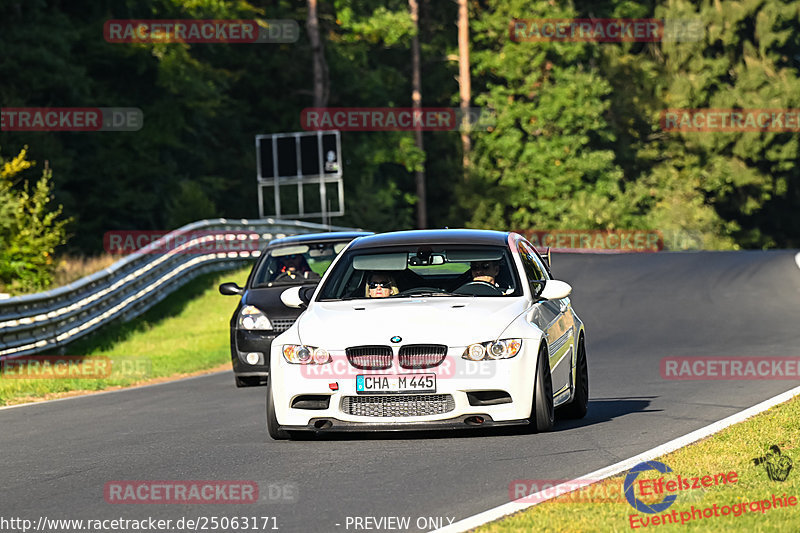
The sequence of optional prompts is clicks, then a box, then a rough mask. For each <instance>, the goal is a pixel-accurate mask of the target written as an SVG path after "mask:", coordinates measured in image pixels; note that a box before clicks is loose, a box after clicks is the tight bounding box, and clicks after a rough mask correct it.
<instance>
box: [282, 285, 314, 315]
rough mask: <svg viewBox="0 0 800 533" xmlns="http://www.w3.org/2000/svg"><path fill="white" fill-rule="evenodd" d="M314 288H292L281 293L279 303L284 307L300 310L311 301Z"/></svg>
mask: <svg viewBox="0 0 800 533" xmlns="http://www.w3.org/2000/svg"><path fill="white" fill-rule="evenodd" d="M314 288H315V287H302V286H301V287H292V288H291V289H286V290H285V291H283V292H282V293H281V302H283V305H285V306H286V307H294V308H299V309H302V308H304V307H306V306H307V305H308V303H309V302H310V301H311V295H312V294H313V293H314Z"/></svg>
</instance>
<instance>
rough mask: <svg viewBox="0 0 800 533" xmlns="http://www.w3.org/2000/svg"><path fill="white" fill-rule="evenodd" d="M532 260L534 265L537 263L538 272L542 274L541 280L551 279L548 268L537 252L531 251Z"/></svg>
mask: <svg viewBox="0 0 800 533" xmlns="http://www.w3.org/2000/svg"><path fill="white" fill-rule="evenodd" d="M531 259H532V260H533V262H534V263H536V266H537V268H538V271H539V272H541V273H542V277H541V278H539V279H550V274H549V273H548V271H547V267H546V266H545V265H544V263H543V262H542V259H541V258H540V257H539V254H537V253H536V250H533V249H531Z"/></svg>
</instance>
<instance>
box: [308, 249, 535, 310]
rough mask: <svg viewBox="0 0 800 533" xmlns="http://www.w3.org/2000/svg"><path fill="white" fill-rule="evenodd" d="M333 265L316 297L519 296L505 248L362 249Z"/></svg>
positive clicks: (323, 298)
mask: <svg viewBox="0 0 800 533" xmlns="http://www.w3.org/2000/svg"><path fill="white" fill-rule="evenodd" d="M334 268H335V269H334V271H332V272H331V274H330V276H329V278H328V279H327V280H326V282H325V285H324V286H323V287H322V290H321V291H320V295H319V297H318V300H320V301H336V300H351V299H357V298H402V297H417V296H425V297H434V296H519V295H521V294H522V290H521V288H520V284H519V278H518V277H517V275H516V271H515V269H514V268H513V262H512V261H511V257H510V255H509V253H508V251H507V250H506V249H505V248H499V247H492V246H465V245H451V246H448V245H440V246H425V247H420V246H416V245H414V246H408V247H404V248H399V247H394V248H391V249H387V248H380V249H371V250H369V249H361V250H355V251H351V252H347V253H346V255H345V256H343V257H342V259H341V261H339V262H338V263H337V264H336V267H334Z"/></svg>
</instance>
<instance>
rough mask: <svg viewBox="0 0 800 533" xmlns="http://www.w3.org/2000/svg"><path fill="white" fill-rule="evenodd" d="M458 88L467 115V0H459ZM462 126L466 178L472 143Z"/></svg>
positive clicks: (460, 102) (469, 90)
mask: <svg viewBox="0 0 800 533" xmlns="http://www.w3.org/2000/svg"><path fill="white" fill-rule="evenodd" d="M458 90H459V105H460V107H461V114H462V116H464V117H466V116H468V113H469V101H470V99H471V98H472V94H471V93H472V88H471V84H470V74H469V8H468V6H467V0H458ZM468 124H469V123H467V125H468ZM461 128H462V129H461V150H462V155H461V164H462V166H463V168H464V177H465V178H466V177H467V172H468V169H469V152H470V149H471V146H472V143H471V141H470V138H469V130H468V129H466V128H464V124H463V123H462V125H461Z"/></svg>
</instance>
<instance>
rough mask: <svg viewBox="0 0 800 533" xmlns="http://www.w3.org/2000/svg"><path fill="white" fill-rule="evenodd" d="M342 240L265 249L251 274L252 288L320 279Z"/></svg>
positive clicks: (344, 244) (341, 247)
mask: <svg viewBox="0 0 800 533" xmlns="http://www.w3.org/2000/svg"><path fill="white" fill-rule="evenodd" d="M348 242H349V241H345V242H325V243H301V244H292V245H286V246H276V247H273V248H269V249H267V255H266V257H264V258H262V260H261V262H260V264H259V267H258V270H257V271H256V273H255V276H254V277H253V284H252V286H253V287H272V286H273V285H296V284H298V283H304V282H307V281H319V280H320V279H321V278H322V275H323V274H324V273H325V271H326V270H327V269H328V267H329V266H330V265H331V263H332V262H333V259H334V258H335V257H336V255H337V254H338V253H339V252H340V251H342V249H344V247H345V246H347V243H348Z"/></svg>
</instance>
